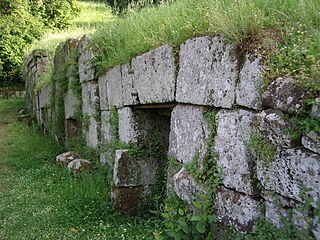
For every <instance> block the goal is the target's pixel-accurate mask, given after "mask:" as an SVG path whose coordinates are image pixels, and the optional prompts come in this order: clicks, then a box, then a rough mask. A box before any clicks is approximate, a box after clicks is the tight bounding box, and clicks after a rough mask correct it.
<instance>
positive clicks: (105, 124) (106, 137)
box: [101, 111, 113, 143]
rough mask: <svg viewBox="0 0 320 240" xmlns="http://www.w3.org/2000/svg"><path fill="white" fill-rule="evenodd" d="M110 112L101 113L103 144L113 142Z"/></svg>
mask: <svg viewBox="0 0 320 240" xmlns="http://www.w3.org/2000/svg"><path fill="white" fill-rule="evenodd" d="M110 115H111V112H110V111H102V112H101V140H102V143H108V142H110V141H111V140H112V138H113V136H112V134H111V125H110V121H109V120H110Z"/></svg>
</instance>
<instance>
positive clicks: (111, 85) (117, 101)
mask: <svg viewBox="0 0 320 240" xmlns="http://www.w3.org/2000/svg"><path fill="white" fill-rule="evenodd" d="M103 78H105V79H106V80H105V81H106V82H107V95H108V100H107V101H108V104H109V108H111V107H117V108H118V107H122V106H123V100H122V78H121V66H120V65H118V66H116V67H114V68H112V69H110V70H109V71H108V72H107V73H106V74H105V75H104V77H103ZM103 99H105V97H104V96H103Z"/></svg>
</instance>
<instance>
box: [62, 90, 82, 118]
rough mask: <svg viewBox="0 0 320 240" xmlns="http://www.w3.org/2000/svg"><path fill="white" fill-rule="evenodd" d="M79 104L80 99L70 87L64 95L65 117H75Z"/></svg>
mask: <svg viewBox="0 0 320 240" xmlns="http://www.w3.org/2000/svg"><path fill="white" fill-rule="evenodd" d="M78 105H79V100H78V99H77V97H76V96H75V95H74V93H73V92H72V90H71V89H70V88H69V89H68V91H67V92H66V95H65V96H64V112H65V119H68V118H74V117H75V113H76V107H77V106H78Z"/></svg>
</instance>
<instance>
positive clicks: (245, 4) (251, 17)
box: [93, 0, 320, 75]
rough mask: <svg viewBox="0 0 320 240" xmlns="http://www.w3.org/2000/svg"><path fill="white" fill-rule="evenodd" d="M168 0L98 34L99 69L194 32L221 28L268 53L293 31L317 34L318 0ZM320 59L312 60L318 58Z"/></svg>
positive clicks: (174, 42)
mask: <svg viewBox="0 0 320 240" xmlns="http://www.w3.org/2000/svg"><path fill="white" fill-rule="evenodd" d="M170 2H171V3H170ZM170 2H169V3H164V4H162V5H161V6H155V7H151V8H146V9H143V10H141V11H135V12H132V13H130V14H128V15H127V16H125V17H123V18H118V19H116V20H115V21H113V22H111V23H109V24H107V25H106V26H105V27H104V28H103V29H101V30H100V31H97V32H96V33H95V34H94V36H93V42H94V45H95V47H96V49H97V51H98V58H97V61H96V67H97V70H98V74H99V75H101V74H103V73H105V71H106V70H108V69H110V68H112V67H113V66H116V65H118V64H121V63H125V62H127V61H129V60H130V59H131V58H132V57H134V56H137V55H140V54H142V53H144V52H146V51H148V50H151V49H153V48H155V47H158V46H160V45H163V44H171V45H177V44H180V43H182V42H183V41H185V40H187V39H188V38H192V37H195V36H202V35H208V34H221V35H224V36H225V37H226V38H227V39H228V40H229V41H230V42H232V43H235V44H238V45H239V46H240V47H242V48H243V49H248V44H252V45H255V46H254V47H256V48H257V49H258V50H259V51H260V52H263V53H264V54H269V53H270V52H271V51H273V50H274V49H275V48H277V47H278V46H279V45H281V44H284V45H285V44H286V43H287V42H286V41H289V38H290V33H292V31H293V32H297V31H307V32H310V33H313V34H314V35H319V30H320V28H319V25H320V14H319V12H320V2H319V1H318V0H290V1H287V0H241V1H240V0H238V1H237V0H236V1H235V0H202V1H198V0H176V1H170ZM294 39H295V38H293V40H294ZM290 41H292V39H291V40H290ZM267 45H271V46H272V47H271V49H268V50H267V51H265V50H264V49H263V48H266V46H267ZM289 50H291V49H289ZM264 51H265V52H264ZM319 53H320V50H319V49H318V48H315V50H314V51H313V52H312V51H309V52H308V54H310V55H313V56H318V58H319ZM295 54H297V53H295V52H292V53H291V52H289V54H288V55H295ZM285 57H286V56H284V58H285ZM284 61H286V60H284ZM317 61H318V60H315V61H314V63H312V64H318V62H317ZM301 64H309V63H305V62H302V63H301ZM291 75H293V74H292V73H291Z"/></svg>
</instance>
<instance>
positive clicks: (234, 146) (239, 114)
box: [215, 110, 257, 195]
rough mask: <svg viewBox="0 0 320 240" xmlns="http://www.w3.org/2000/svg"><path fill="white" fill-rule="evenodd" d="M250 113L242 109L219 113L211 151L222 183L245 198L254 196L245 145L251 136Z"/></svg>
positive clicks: (252, 170)
mask: <svg viewBox="0 0 320 240" xmlns="http://www.w3.org/2000/svg"><path fill="white" fill-rule="evenodd" d="M254 115H255V114H254V113H252V112H250V111H246V110H238V111H229V110H221V111H219V112H218V114H217V116H216V124H217V134H216V137H215V152H216V153H217V154H218V156H219V157H218V162H217V163H218V166H219V167H220V168H221V170H222V172H223V176H222V179H223V184H224V185H225V186H226V187H228V188H233V189H236V190H237V191H239V192H243V193H246V194H249V195H255V194H256V193H257V189H256V186H255V181H254V179H253V176H254V162H253V159H252V157H251V154H250V149H249V147H248V146H247V143H248V142H249V141H250V135H251V134H252V133H253V131H254V128H253V124H252V121H253V117H254Z"/></svg>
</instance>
